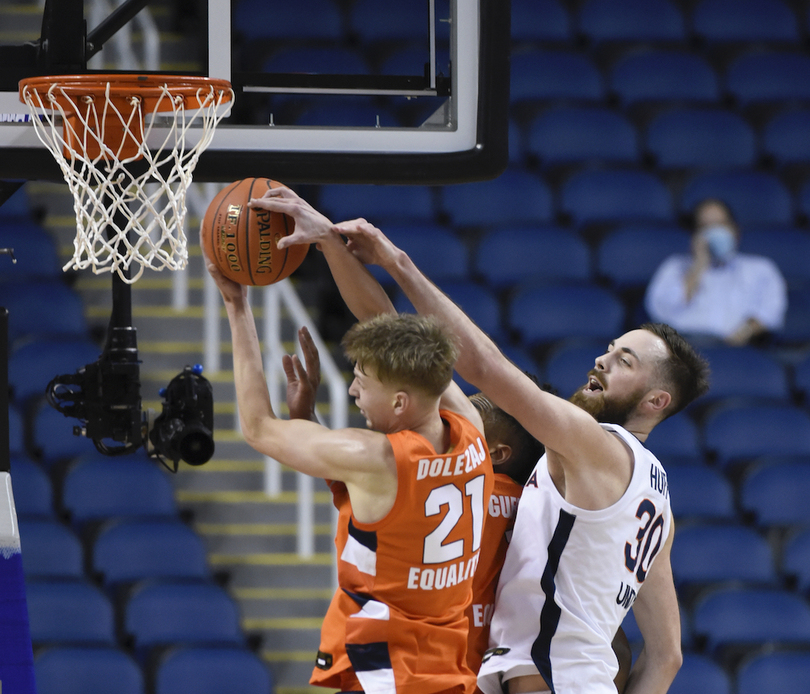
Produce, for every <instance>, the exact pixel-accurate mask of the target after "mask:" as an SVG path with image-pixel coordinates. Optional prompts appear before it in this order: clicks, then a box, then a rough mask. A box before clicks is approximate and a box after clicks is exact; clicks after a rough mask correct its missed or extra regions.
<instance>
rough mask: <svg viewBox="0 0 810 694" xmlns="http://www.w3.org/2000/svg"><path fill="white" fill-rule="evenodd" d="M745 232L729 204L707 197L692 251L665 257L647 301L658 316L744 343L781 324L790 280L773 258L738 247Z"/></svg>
mask: <svg viewBox="0 0 810 694" xmlns="http://www.w3.org/2000/svg"><path fill="white" fill-rule="evenodd" d="M739 240H740V232H739V228H738V227H737V224H736V222H735V221H734V216H733V215H732V213H731V210H730V209H729V207H728V206H727V205H726V204H725V203H724V202H722V201H720V200H715V199H707V200H704V201H703V202H701V203H699V204H698V205H697V207H696V208H695V211H694V227H693V233H692V252H691V254H688V255H687V254H676V255H672V256H670V257H669V258H667V259H665V260H664V262H663V263H662V264H661V266H660V267H659V268H658V270H656V272H655V274H654V275H653V278H652V280H651V281H650V284H649V286H648V287H647V293H646V296H645V299H644V305H645V308H646V310H647V313H648V314H649V316H650V317H651V318H652V319H653V320H654V321H656V322H662V323H668V324H669V325H671V326H672V327H673V328H675V329H676V330H678V331H679V332H680V333H682V334H685V335H690V336H693V337H706V338H713V339H718V340H722V341H723V342H725V343H727V344H729V345H745V344H748V343H749V342H751V341H752V340H754V341H758V340H761V339H763V338H765V337H766V336H767V335H768V334H769V333H773V332H776V331H778V330H780V329H781V328H782V326H783V324H784V320H785V311H786V310H787V285H786V283H785V279H784V277H783V276H782V274H781V272H780V271H779V268H778V267H777V266H776V263H774V261H773V260H771V259H770V258H766V257H764V256H760V255H751V254H748V253H740V252H739V251H738V246H739Z"/></svg>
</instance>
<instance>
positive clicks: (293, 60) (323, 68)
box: [262, 46, 371, 75]
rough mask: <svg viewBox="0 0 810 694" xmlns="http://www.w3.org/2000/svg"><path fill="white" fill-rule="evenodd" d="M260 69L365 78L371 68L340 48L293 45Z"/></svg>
mask: <svg viewBox="0 0 810 694" xmlns="http://www.w3.org/2000/svg"><path fill="white" fill-rule="evenodd" d="M262 70H263V71H264V72H271V73H285V72H294V73H315V74H320V75H368V74H370V72H371V69H370V67H369V65H368V63H367V62H366V60H365V58H364V57H363V54H362V53H361V52H360V51H356V50H353V49H351V48H344V47H341V46H318V47H314V46H306V47H299V46H294V47H290V48H284V49H282V50H280V51H278V52H277V53H275V54H273V55H272V56H270V57H269V58H268V59H267V60H266V61H265V62H264V64H263V66H262Z"/></svg>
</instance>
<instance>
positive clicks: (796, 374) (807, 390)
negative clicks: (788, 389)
mask: <svg viewBox="0 0 810 694" xmlns="http://www.w3.org/2000/svg"><path fill="white" fill-rule="evenodd" d="M793 387H794V389H795V391H796V393H797V394H798V395H799V396H800V397H801V398H803V401H804V402H807V400H808V398H810V353H808V354H806V355H805V356H804V357H803V358H802V359H800V360H799V361H798V362H796V363H795V364H794V365H793Z"/></svg>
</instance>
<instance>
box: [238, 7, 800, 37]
mask: <svg viewBox="0 0 810 694" xmlns="http://www.w3.org/2000/svg"><path fill="white" fill-rule="evenodd" d="M389 5H390V7H386V8H385V10H383V9H382V8H381V7H380V5H379V3H375V2H374V1H373V0H354V1H353V2H351V3H349V4H348V5H347V6H346V5H342V4H340V3H337V2H334V1H333V0H308V1H307V3H305V4H303V6H301V7H299V6H294V5H293V6H284V7H283V8H277V9H276V10H275V11H274V12H273V13H272V14H270V13H263V12H262V11H263V10H264V9H265V7H264V6H263V5H262V4H261V3H258V2H255V0H240V2H238V3H237V4H236V10H235V14H234V26H235V27H236V28H237V29H238V30H239V31H240V32H241V33H242V34H243V35H244V36H245V37H246V38H248V39H267V38H276V39H280V40H284V39H288V40H289V38H290V37H293V38H295V39H299V40H313V39H319V40H324V39H327V40H333V41H338V40H342V39H343V38H345V37H347V36H349V35H355V36H357V37H358V38H359V39H360V41H361V42H364V43H372V44H373V43H381V42H384V41H396V40H412V39H418V38H422V37H424V36H425V34H426V26H427V14H426V12H425V11H422V12H421V13H420V12H414V11H413V7H411V6H409V5H408V4H407V3H393V4H391V3H389ZM344 7H345V8H346V11H345V12H343V11H342V10H343V8H344ZM806 22H807V18H806V17H800V16H798V15H797V14H796V13H794V11H793V10H792V9H791V7H790V6H789V5H788V4H787V3H785V2H783V1H782V0H746V1H745V2H733V0H701V1H700V2H698V3H697V4H696V5H695V6H694V7H693V8H692V10H691V11H690V12H684V11H683V10H682V9H681V7H680V6H679V5H678V4H677V3H675V2H672V1H671V0H647V1H646V2H641V1H640V0H636V1H635V2H627V1H626V0H623V1H621V0H588V1H587V2H584V3H582V4H581V5H580V6H579V7H578V8H577V9H576V11H574V12H571V11H569V9H568V6H567V5H566V4H565V3H562V2H560V1H559V0H513V2H512V27H513V28H512V38H513V40H514V41H518V42H520V41H530V42H540V41H573V40H574V39H575V38H578V37H584V38H585V39H587V40H588V41H590V42H592V43H593V44H597V45H598V44H602V43H605V42H616V41H621V42H626V41H667V42H686V41H687V40H688V39H689V38H690V37H697V38H699V39H701V40H703V41H705V42H707V43H709V44H714V43H718V44H727V43H731V42H771V43H787V44H791V43H797V42H798V41H799V40H800V38H801V36H802V35H803V33H804V29H805V26H806Z"/></svg>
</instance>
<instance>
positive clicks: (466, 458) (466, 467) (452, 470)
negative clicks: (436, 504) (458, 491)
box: [416, 436, 487, 480]
mask: <svg viewBox="0 0 810 694" xmlns="http://www.w3.org/2000/svg"><path fill="white" fill-rule="evenodd" d="M486 456H487V454H486V448H485V447H484V442H483V441H482V440H481V437H480V436H479V437H478V438H477V439H476V440H475V443H471V444H470V445H469V446H467V450H465V451H464V452H462V453H460V454H459V455H455V456H452V455H448V456H440V457H438V458H422V459H421V460H420V461H419V465H418V466H417V469H416V479H417V480H423V479H425V478H426V477H454V476H456V475H463V474H465V473H468V472H472V471H473V470H475V468H477V467H478V466H479V465H480V464H481V463H483V462H484V460H486Z"/></svg>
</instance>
